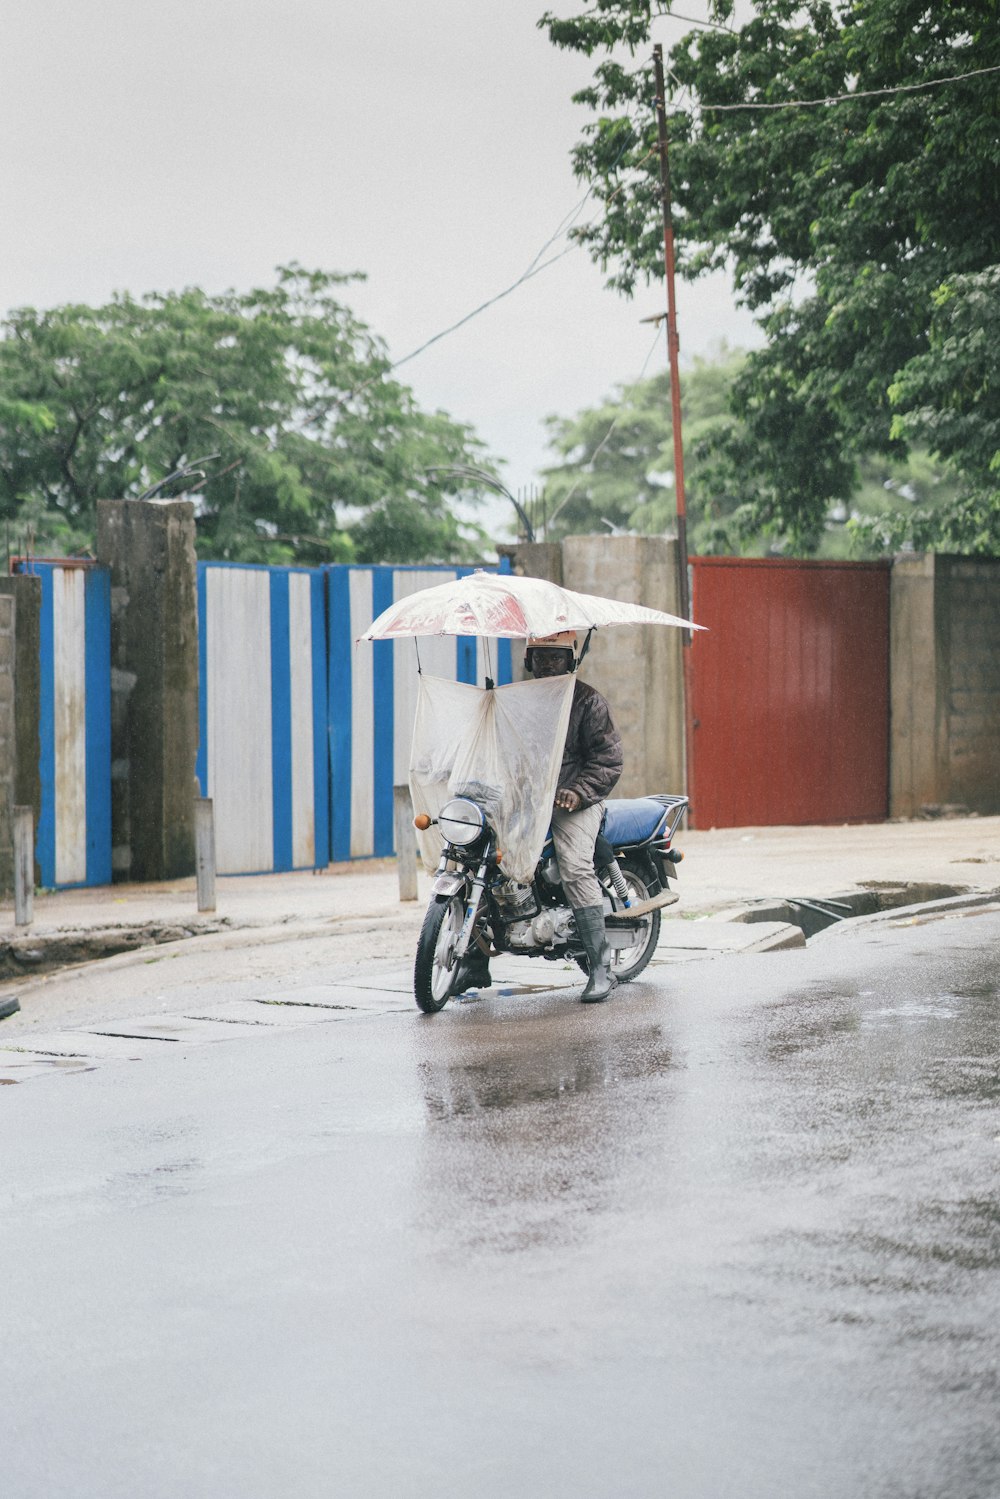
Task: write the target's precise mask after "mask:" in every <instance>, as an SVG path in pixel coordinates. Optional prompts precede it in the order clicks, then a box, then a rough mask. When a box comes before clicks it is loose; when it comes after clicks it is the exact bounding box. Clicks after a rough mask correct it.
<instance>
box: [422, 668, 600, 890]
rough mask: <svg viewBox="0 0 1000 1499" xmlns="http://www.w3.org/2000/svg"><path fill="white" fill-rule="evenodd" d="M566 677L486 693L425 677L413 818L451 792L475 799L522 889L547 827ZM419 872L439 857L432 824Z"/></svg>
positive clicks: (565, 720)
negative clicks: (422, 865)
mask: <svg viewBox="0 0 1000 1499" xmlns="http://www.w3.org/2000/svg"><path fill="white" fill-rule="evenodd" d="M574 681H575V678H574V677H572V676H562V677H550V678H547V679H543V680H541V681H537V682H536V681H534V680H529V681H526V682H512V683H511V684H510V685H509V686H507V687H496V688H493V689H489V690H488V689H486V688H482V687H472V686H470V685H469V684H468V683H465V682H449V681H446V680H444V679H443V678H441V677H428V676H421V678H420V683H419V687H418V690H417V712H416V718H415V719H414V724H413V744H412V747H411V750H410V796H411V797H412V800H413V810H414V812H427V813H428V814H429V815H430V816H431V817H437V815H438V813H439V812H440V810H441V808H442V807H443V806H444V804H445V802H446V801H448V800H449V799H450V798H451V797H453V796H468V797H472V798H473V800H475V801H477V802H479V804H480V806H482V808H483V810H484V812H485V813H486V816H487V818H488V820H489V822H490V823H491V824H492V826H493V828H494V829H495V831H496V834H497V840H498V842H499V846H500V849H501V851H502V854H503V868H504V872H505V874H507V875H509V876H510V877H511V878H512V879H515V880H520V881H521V882H522V883H523V884H527V883H528V882H529V881H530V880H531V878H532V876H533V875H534V872H535V865H536V864H537V863H538V859H539V856H540V855H541V852H542V846H543V844H544V842H545V836H546V833H547V832H548V828H549V820H550V818H551V815H552V800H553V798H554V796H555V793H556V785H557V783H558V780H559V767H560V766H561V764H562V756H563V746H564V745H565V743H566V730H567V728H568V726H569V712H570V707H571V705H572V702H573V684H574ZM417 837H418V841H419V844H420V852H421V855H422V858H423V861H424V867H425V868H427V869H434V868H436V866H437V862H438V860H439V859H440V857H441V835H440V833H439V832H438V829H437V828H436V827H431V828H428V830H427V831H426V832H425V833H418V835H417Z"/></svg>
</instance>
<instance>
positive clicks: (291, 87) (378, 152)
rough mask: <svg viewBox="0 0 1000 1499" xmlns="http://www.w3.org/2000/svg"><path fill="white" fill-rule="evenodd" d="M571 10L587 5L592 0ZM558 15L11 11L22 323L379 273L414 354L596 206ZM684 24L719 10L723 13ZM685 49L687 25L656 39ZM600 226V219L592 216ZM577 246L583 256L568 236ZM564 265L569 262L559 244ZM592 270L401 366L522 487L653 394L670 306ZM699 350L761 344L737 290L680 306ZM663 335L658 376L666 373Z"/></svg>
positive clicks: (247, 7) (385, 2)
mask: <svg viewBox="0 0 1000 1499" xmlns="http://www.w3.org/2000/svg"><path fill="white" fill-rule="evenodd" d="M553 8H554V9H556V10H557V11H561V12H562V13H564V14H570V13H572V12H573V11H575V10H577V9H579V8H580V7H579V5H578V4H577V3H576V0H572V3H563V4H562V5H560V4H558V3H554V5H553ZM544 9H545V0H424V3H412V0H411V3H405V0H363V3H354V4H349V3H346V0H158V3H153V4H148V3H142V0H32V3H31V5H22V6H15V5H9V6H8V7H7V8H6V14H5V19H4V26H3V34H2V47H0V123H2V132H3V135H2V138H3V142H4V152H3V160H4V176H5V181H4V190H3V197H2V201H3V213H2V219H0V310H2V311H6V310H8V309H10V308H12V307H16V306H23V305H26V304H27V305H34V306H39V307H47V306H53V305H55V304H57V303H60V302H68V301H84V302H99V301H103V300H106V299H107V298H108V297H109V296H110V295H111V293H112V292H113V291H115V290H120V291H130V292H132V293H133V294H135V295H140V294H141V293H143V292H146V291H167V290H175V289H178V288H180V287H181V286H184V285H191V284H195V285H199V286H202V287H204V288H205V289H206V290H208V291H222V290H224V289H225V288H227V287H230V286H233V287H236V288H237V289H241V290H244V289H247V288H249V287H250V286H253V285H266V284H269V283H270V282H271V281H272V280H273V270H274V267H275V266H276V265H278V264H280V263H282V262H286V261H289V260H298V261H299V262H301V263H302V264H303V265H305V266H307V267H309V268H323V269H325V270H342V271H347V270H363V271H365V272H366V273H367V275H368V281H367V283H366V284H365V285H364V286H363V287H359V288H357V289H356V290H353V289H352V290H351V291H350V292H349V293H348V300H349V301H350V302H351V303H352V305H353V306H354V307H355V309H356V311H357V312H358V313H359V314H360V315H361V316H362V317H363V318H365V320H366V321H367V322H369V323H370V324H371V326H372V327H373V328H374V330H375V331H376V332H377V333H379V334H381V335H382V336H383V337H384V338H385V339H386V340H387V342H388V345H389V350H390V353H391V355H392V357H393V358H400V357H402V356H403V355H404V354H406V353H408V352H409V351H410V350H411V349H412V348H414V347H416V345H418V344H420V343H422V342H423V341H424V340H425V339H427V338H428V337H430V336H431V335H432V334H434V333H436V332H437V331H438V330H440V329H441V328H443V327H445V326H447V325H448V324H450V323H452V322H454V321H455V320H457V319H458V318H460V317H462V316H463V315H464V314H465V313H467V312H469V311H471V310H472V308H474V307H475V306H477V305H478V304H479V303H480V302H482V301H485V300H486V299H487V298H488V297H490V296H492V295H494V294H495V293H496V292H499V291H501V290H502V289H503V288H504V287H505V286H507V285H508V284H509V283H511V282H512V281H514V280H515V279H516V278H517V277H518V276H519V275H520V274H521V273H522V272H523V271H524V270H525V269H526V268H527V266H528V265H529V264H530V262H531V261H532V260H533V259H534V257H535V255H536V254H537V252H538V251H539V249H540V248H541V247H542V245H543V244H544V243H545V241H546V240H547V239H548V238H549V237H550V235H552V233H553V232H554V231H555V230H556V229H557V227H558V226H559V224H560V222H561V221H562V219H563V218H564V216H565V215H567V214H568V213H569V212H570V211H571V210H572V209H573V208H574V207H575V205H576V204H577V203H578V202H579V200H580V199H581V197H582V196H583V194H584V192H585V187H583V186H581V184H579V183H578V182H577V181H576V180H575V179H574V177H573V174H572V171H571V168H570V161H569V153H570V149H571V147H572V145H573V143H574V141H575V140H576V139H577V136H578V135H579V132H580V129H581V126H582V125H583V123H584V122H585V120H586V118H587V113H586V111H585V110H583V109H581V108H580V107H579V106H575V105H573V104H572V103H571V102H570V95H571V94H572V92H573V91H574V89H575V88H579V87H580V86H582V85H583V84H584V83H585V82H586V81H587V80H588V79H589V77H590V66H589V64H588V63H587V61H586V59H584V58H580V57H577V56H575V55H569V54H566V53H563V52H557V51H556V50H555V48H553V47H552V46H551V45H550V44H549V42H548V41H547V39H546V37H545V35H544V33H542V32H540V31H538V30H537V29H536V25H535V23H536V21H537V19H538V16H539V15H540V14H541V13H542V11H543V10H544ZM684 9H685V11H688V12H690V13H691V14H700V13H702V10H703V7H702V5H701V0H688V3H687V4H685V6H684ZM658 27H659V30H658V32H657V34H656V37H657V39H659V40H662V41H663V42H664V44H665V45H669V43H670V41H671V39H672V38H674V37H676V35H677V34H678V33H679V32H680V31H682V30H684V29H685V28H684V27H683V26H682V25H681V23H680V22H678V21H675V20H664V21H661V22H659V23H658ZM592 212H593V206H592V205H588V206H587V208H586V209H585V210H584V214H585V216H589V215H590V214H591V213H592ZM562 243H564V242H562ZM560 247H561V244H560V245H557V246H556V247H554V248H560ZM663 297H664V293H663V290H662V288H661V287H651V288H649V289H648V290H645V291H640V292H639V294H638V295H637V297H636V299H635V300H634V301H632V302H629V301H627V300H626V299H624V298H622V297H619V296H617V295H616V294H615V293H613V292H609V291H606V290H604V288H603V278H602V275H601V273H600V270H599V269H598V268H597V267H595V266H593V265H592V264H591V263H590V261H589V259H588V258H587V256H586V254H585V252H584V251H583V250H580V249H576V250H574V251H572V252H571V253H570V254H568V255H567V256H565V257H564V258H563V259H562V260H560V261H559V263H558V264H557V265H554V266H553V267H552V268H551V269H549V270H547V271H544V272H543V273H542V274H541V275H539V276H537V277H535V278H534V279H533V280H532V281H530V282H528V283H526V284H525V285H524V286H522V287H521V288H520V289H519V290H517V291H516V292H515V293H514V294H513V295H512V296H510V297H509V298H507V299H506V300H504V301H503V302H501V303H500V304H499V305H498V306H496V307H493V308H491V309H490V310H488V311H486V312H484V313H483V314H482V315H481V316H479V317H477V318H476V319H474V320H473V321H472V322H470V323H469V324H468V325H467V326H466V327H464V328H462V329H461V330H460V331H459V332H457V333H454V334H452V335H451V336H449V337H448V338H446V339H444V340H442V341H441V343H439V344H437V345H436V346H435V347H434V348H433V349H431V350H428V352H427V353H425V354H423V355H421V356H420V357H419V358H418V359H415V360H414V361H413V362H412V363H410V364H408V365H406V367H405V369H403V370H401V371H400V378H403V379H405V380H406V381H407V383H409V384H410V385H412V386H413V388H414V390H415V391H416V393H417V396H418V398H419V400H420V401H421V403H422V404H423V405H425V406H428V407H443V408H444V409H445V410H447V411H449V412H450V413H451V414H452V415H453V416H455V417H457V418H459V419H461V420H464V421H469V422H471V423H472V424H473V425H474V427H475V428H476V430H477V431H478V432H479V434H480V436H482V437H483V438H484V439H485V441H486V442H487V443H488V445H489V447H490V449H491V450H492V452H493V453H494V454H495V455H496V456H497V457H499V458H501V459H504V460H506V467H505V469H504V475H505V478H506V481H507V483H508V485H509V486H510V487H511V488H512V489H514V490H517V489H519V488H520V487H522V486H527V485H529V484H530V483H531V482H532V481H533V480H534V479H535V478H536V476H537V472H538V469H539V468H540V466H541V465H542V464H543V463H544V462H545V437H544V429H543V426H542V422H543V419H544V417H545V416H546V415H547V414H548V413H551V412H557V413H559V414H562V415H569V414H571V413H573V412H574V411H576V410H578V409H579V408H580V407H582V406H585V405H591V404H593V403H595V402H597V401H599V400H600V399H601V398H602V397H603V396H604V395H606V394H607V393H609V392H610V391H611V390H612V388H613V387H614V386H615V384H616V383H618V382H621V381H628V380H632V379H635V378H636V377H637V376H638V374H639V372H640V370H641V368H642V366H643V362H644V360H645V359H646V357H647V355H648V354H649V351H650V344H651V341H652V329H651V328H650V327H649V325H646V324H641V323H640V322H639V319H640V318H641V317H643V316H647V315H649V314H651V313H653V312H656V311H659V310H660V308H661V307H662V306H663ZM678 301H679V327H680V334H681V347H682V355H683V356H684V357H686V358H690V357H691V356H693V355H695V354H699V353H706V352H709V351H710V350H711V349H712V347H713V346H714V345H716V344H717V343H718V342H719V341H720V340H721V339H726V340H728V342H729V343H731V344H736V345H743V346H746V345H748V344H749V343H750V342H753V341H755V340H754V336H753V327H752V324H751V322H750V320H749V318H748V317H747V316H746V314H744V313H739V312H737V311H735V310H734V308H733V305H732V301H731V299H730V296H729V293H728V289H727V285H726V283H725V281H724V280H723V279H722V278H717V279H715V280H713V281H711V282H705V283H700V284H699V285H698V286H696V287H690V286H686V285H684V284H681V285H680V286H679V290H678ZM665 358H666V355H665V346H664V345H663V343H662V341H661V344H660V346H659V347H658V348H657V350H656V352H655V354H654V355H653V358H652V360H651V361H650V364H649V373H652V372H653V371H654V370H656V369H657V368H662V367H663V364H664V363H665Z"/></svg>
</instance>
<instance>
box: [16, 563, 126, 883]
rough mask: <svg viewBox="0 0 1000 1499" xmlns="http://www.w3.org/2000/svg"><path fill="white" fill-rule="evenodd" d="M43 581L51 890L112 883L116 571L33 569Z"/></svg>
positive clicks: (46, 875) (43, 843) (44, 861)
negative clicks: (113, 580) (113, 592)
mask: <svg viewBox="0 0 1000 1499" xmlns="http://www.w3.org/2000/svg"><path fill="white" fill-rule="evenodd" d="M30 570H31V572H32V573H34V574H36V575H37V576H38V577H39V578H40V579H41V584H42V606H41V620H40V648H39V689H40V722H39V741H40V752H41V760H40V767H39V768H40V778H41V809H40V813H39V819H38V832H37V840H36V847H37V857H38V863H39V867H40V870H41V878H42V883H43V885H46V886H49V887H64V886H73V885H104V884H108V883H109V882H110V880H111V580H110V574H109V572H108V570H107V569H106V568H103V567H96V566H94V565H87V566H81V565H79V564H77V565H72V564H67V565H60V564H58V563H48V562H32V563H31V564H30Z"/></svg>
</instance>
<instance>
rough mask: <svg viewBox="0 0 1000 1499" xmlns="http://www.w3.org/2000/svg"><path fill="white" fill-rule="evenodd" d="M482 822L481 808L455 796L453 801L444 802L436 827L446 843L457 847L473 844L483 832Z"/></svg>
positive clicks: (462, 797) (461, 797)
mask: <svg viewBox="0 0 1000 1499" xmlns="http://www.w3.org/2000/svg"><path fill="white" fill-rule="evenodd" d="M484 821H485V819H484V817H483V810H482V808H481V807H477V806H476V803H475V802H470V801H468V800H467V799H466V797H464V796H456V797H455V798H454V800H453V801H450V802H445V804H444V806H443V807H442V808H441V811H440V812H439V813H438V827H439V828H440V829H441V836H442V838H444V840H445V841H446V842H447V843H455V844H458V845H459V846H462V845H463V844H466V843H475V841H476V839H477V838H478V837H479V835H480V834H481V833H482V831H483V825H484Z"/></svg>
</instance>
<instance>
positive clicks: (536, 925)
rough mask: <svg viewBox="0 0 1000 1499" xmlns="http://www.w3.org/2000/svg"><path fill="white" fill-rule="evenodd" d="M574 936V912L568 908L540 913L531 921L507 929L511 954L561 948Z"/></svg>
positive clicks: (553, 908)
mask: <svg viewBox="0 0 1000 1499" xmlns="http://www.w3.org/2000/svg"><path fill="white" fill-rule="evenodd" d="M572 935H573V912H572V911H571V910H570V909H569V907H568V906H553V907H550V908H548V909H546V910H544V911H540V912H539V913H538V915H537V916H535V917H533V918H532V919H531V920H530V921H515V922H513V923H512V925H511V926H509V927H508V928H507V942H508V945H509V947H510V950H511V952H537V951H538V949H539V948H541V947H555V946H561V945H562V944H563V943H564V942H568V941H569V939H570V937H571V936H572Z"/></svg>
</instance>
